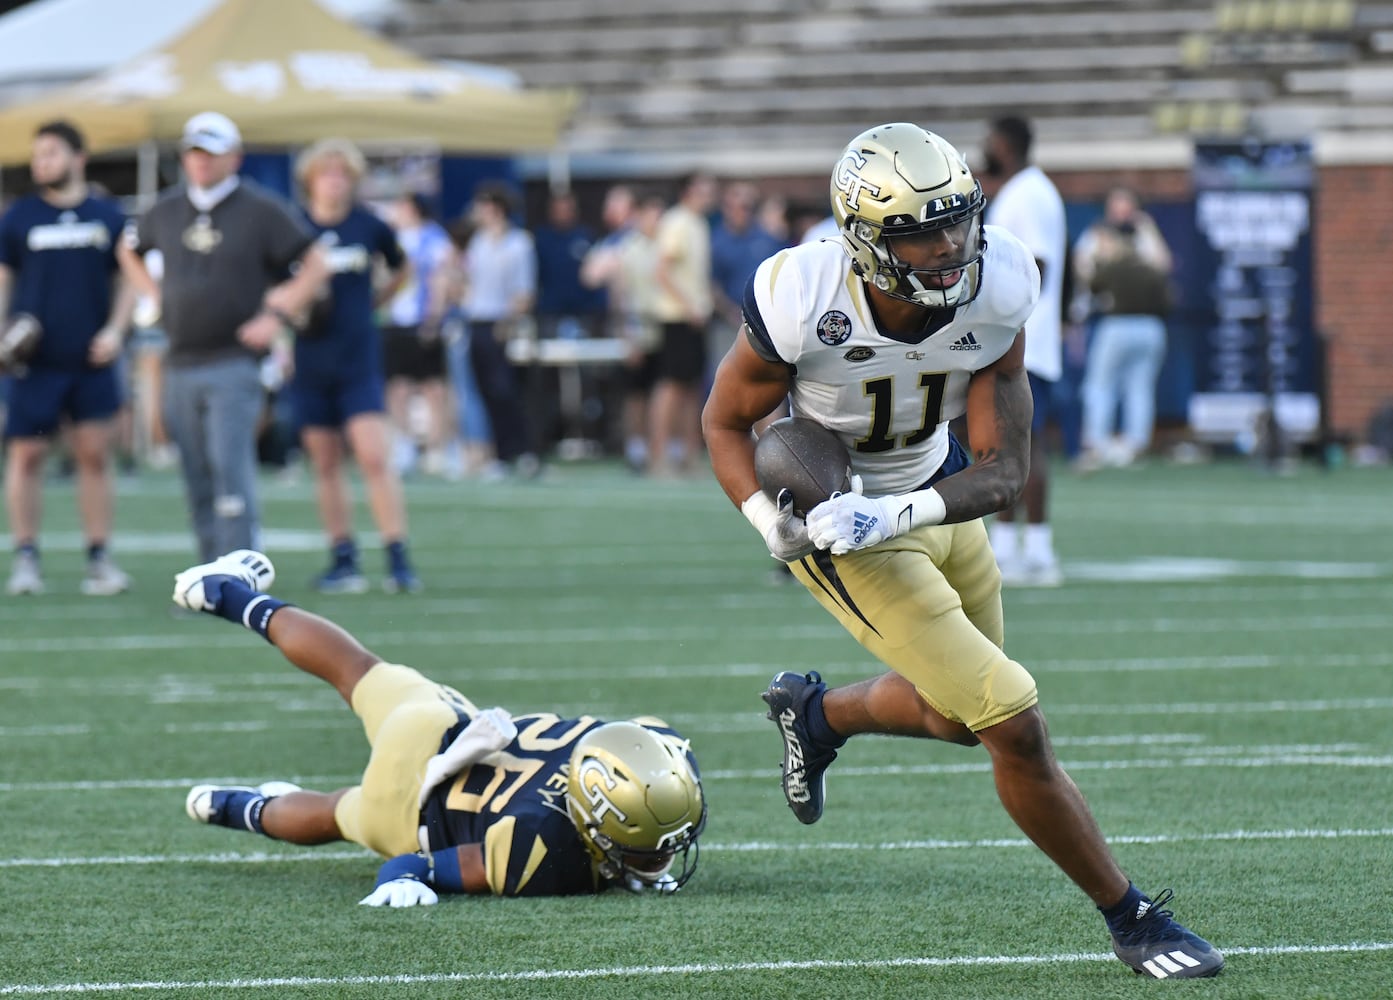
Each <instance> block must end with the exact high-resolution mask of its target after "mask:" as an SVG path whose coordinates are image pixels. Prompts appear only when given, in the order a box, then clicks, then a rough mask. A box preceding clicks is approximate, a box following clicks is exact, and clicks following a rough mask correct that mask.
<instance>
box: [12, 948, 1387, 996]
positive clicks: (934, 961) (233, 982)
mask: <svg viewBox="0 0 1393 1000" xmlns="http://www.w3.org/2000/svg"><path fill="white" fill-rule="evenodd" d="M1223 951H1224V954H1225V955H1226V956H1227V955H1255V956H1276V955H1331V954H1337V955H1338V954H1358V953H1362V952H1381V951H1393V941H1351V942H1349V943H1346V944H1286V945H1260V946H1256V947H1248V948H1234V947H1226V948H1224V949H1223ZM1115 961H1117V958H1116V956H1114V955H1112V954H1110V953H1107V954H1105V953H1101V952H1057V953H1055V954H1053V955H951V956H945V957H939V956H909V957H903V958H842V959H831V958H825V959H807V960H804V961H798V962H793V961H782V962H694V963H691V964H687V965H617V966H610V967H608V968H594V969H526V970H522V971H519V972H423V973H406V974H401V975H391V976H282V977H268V978H263V979H213V980H202V981H188V980H185V981H182V982H159V981H149V980H147V981H144V982H124V983H116V982H108V983H55V984H52V985H45V984H34V985H21V984H16V985H13V986H0V996H32V995H34V994H42V993H114V992H118V991H135V990H236V989H243V990H245V989H273V988H278V987H279V988H286V987H300V986H414V985H421V984H425V983H518V982H543V981H554V980H578V979H602V978H611V977H638V976H645V977H646V976H674V975H676V976H694V975H729V974H731V973H741V972H790V971H805V970H806V971H811V970H819V969H820V970H839V969H905V968H921V969H922V968H954V967H956V968H963V967H983V966H1003V965H1004V966H1012V965H1057V964H1064V963H1077V962H1115Z"/></svg>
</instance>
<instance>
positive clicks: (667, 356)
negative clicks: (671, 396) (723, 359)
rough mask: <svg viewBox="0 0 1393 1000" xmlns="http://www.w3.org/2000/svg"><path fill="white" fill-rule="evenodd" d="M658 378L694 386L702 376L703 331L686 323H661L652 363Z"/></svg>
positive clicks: (703, 375) (704, 338)
mask: <svg viewBox="0 0 1393 1000" xmlns="http://www.w3.org/2000/svg"><path fill="white" fill-rule="evenodd" d="M656 377H657V380H658V381H660V382H661V381H664V380H670V381H673V382H681V383H683V384H685V385H696V384H697V383H699V382H700V381H701V380H702V379H703V378H705V377H706V331H705V330H704V329H703V328H702V327H699V326H692V324H690V323H664V324H663V330H662V340H661V341H660V342H659V344H658V356H657V363H656Z"/></svg>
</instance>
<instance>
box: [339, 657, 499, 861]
mask: <svg viewBox="0 0 1393 1000" xmlns="http://www.w3.org/2000/svg"><path fill="white" fill-rule="evenodd" d="M460 713H463V714H464V715H466V716H474V715H477V714H479V709H478V708H476V707H475V705H474V703H473V702H472V701H470V700H469V699H468V698H466V697H465V696H464V695H462V694H460V693H459V692H458V691H456V690H455V689H454V688H452V687H448V686H446V685H444V684H437V683H436V682H435V681H433V680H431V679H430V678H428V677H426V676H424V675H423V674H421V673H419V672H418V671H416V670H413V669H412V668H411V667H403V666H401V665H399V664H395V663H379V664H377V666H375V667H373V668H372V669H371V670H369V671H368V672H367V674H365V675H364V676H363V679H362V680H360V681H359V682H358V686H357V687H355V688H354V689H353V714H354V715H356V716H358V718H360V719H362V720H363V731H364V732H365V733H367V737H368V743H369V744H371V746H372V756H371V758H370V759H369V760H368V766H367V767H366V768H365V769H364V770H363V779H362V782H361V783H360V784H358V785H357V786H356V787H354V788H351V789H349V791H348V792H347V793H346V794H345V795H344V796H343V798H341V799H339V801H338V805H336V806H335V807H334V820H335V821H336V822H337V823H338V826H339V832H340V833H341V834H343V836H344V838H345V839H347V840H351V841H353V842H354V843H355V844H361V845H362V846H364V847H366V848H368V849H369V850H372V851H376V852H377V853H378V854H381V855H382V856H383V857H387V858H391V857H395V856H396V855H398V854H410V853H412V852H414V851H416V850H417V849H418V848H419V846H420V844H419V841H418V832H419V829H420V825H421V820H420V794H421V784H422V782H423V781H424V780H425V774H426V764H427V763H428V762H429V761H430V759H431V758H432V757H434V756H435V755H436V754H437V753H439V752H440V741H441V739H442V738H443V737H444V735H445V733H446V731H447V730H448V729H449V728H450V727H451V726H453V725H454V724H455V723H457V722H459V721H460Z"/></svg>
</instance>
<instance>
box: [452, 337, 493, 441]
mask: <svg viewBox="0 0 1393 1000" xmlns="http://www.w3.org/2000/svg"><path fill="white" fill-rule="evenodd" d="M445 343H446V351H445V366H446V369H447V370H448V371H449V375H450V386H451V388H452V389H453V390H454V393H455V423H456V426H457V427H458V428H459V436H460V441H462V442H463V443H465V444H489V443H490V442H491V441H492V440H493V427H492V426H491V425H490V424H489V412H488V408H487V407H485V406H484V397H483V396H481V395H480V394H479V387H478V385H476V384H475V382H474V368H473V365H472V364H471V363H470V351H469V328H468V324H466V323H465V322H464V320H462V319H452V320H451V321H450V324H449V326H448V327H447V333H446V337H445Z"/></svg>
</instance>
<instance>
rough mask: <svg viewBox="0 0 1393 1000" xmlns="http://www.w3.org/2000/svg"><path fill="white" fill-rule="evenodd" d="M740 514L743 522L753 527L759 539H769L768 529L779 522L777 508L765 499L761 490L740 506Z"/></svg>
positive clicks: (767, 498) (772, 502)
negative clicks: (745, 521) (743, 516)
mask: <svg viewBox="0 0 1393 1000" xmlns="http://www.w3.org/2000/svg"><path fill="white" fill-rule="evenodd" d="M740 513H742V514H744V515H745V520H747V521H749V522H750V523H751V524H753V525H754V526H755V530H756V531H758V532H759V537H760V538H767V537H769V529H770V528H772V527H774V524H775V523H776V522H777V521H778V520H779V508H778V507H776V506H775V505H774V501H773V500H770V499H769V497H767V496H766V495H765V493H764V491H763V490H756V491H755V492H754V493H752V494H750V496H749V498H748V499H746V501H745V502H744V503H742V504H741V505H740Z"/></svg>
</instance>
